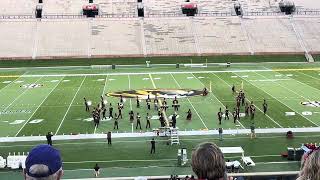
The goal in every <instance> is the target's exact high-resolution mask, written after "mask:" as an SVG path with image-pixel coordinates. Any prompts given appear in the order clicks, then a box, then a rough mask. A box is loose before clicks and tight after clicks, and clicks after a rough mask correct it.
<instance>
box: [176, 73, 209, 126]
mask: <svg viewBox="0 0 320 180" xmlns="http://www.w3.org/2000/svg"><path fill="white" fill-rule="evenodd" d="M170 75H171V77H172V79H173V80H174V81H175V83H176V84H177V85H178V87H179V88H181V86H180V84H179V83H178V81H177V80H176V78H175V77H174V76H173V75H172V74H171V73H170ZM187 100H188V102H189V103H190V105H191V106H192V108H193V110H194V111H195V112H196V114H197V116H198V117H199V119H200V120H201V122H202V124H203V126H204V127H205V128H206V129H209V128H208V127H207V126H206V124H205V123H204V121H203V119H202V118H201V116H200V114H199V113H198V111H197V110H196V108H195V107H194V106H193V104H192V103H191V101H190V99H189V98H188V97H187Z"/></svg>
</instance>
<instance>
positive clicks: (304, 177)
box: [297, 148, 320, 180]
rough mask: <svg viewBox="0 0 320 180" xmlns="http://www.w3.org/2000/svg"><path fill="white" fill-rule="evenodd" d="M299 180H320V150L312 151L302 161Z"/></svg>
mask: <svg viewBox="0 0 320 180" xmlns="http://www.w3.org/2000/svg"><path fill="white" fill-rule="evenodd" d="M301 163H302V166H301V169H300V173H299V177H298V179H297V180H311V179H320V149H319V148H318V149H316V150H313V151H310V152H309V153H308V154H306V155H305V156H304V157H303V159H302V162H301Z"/></svg>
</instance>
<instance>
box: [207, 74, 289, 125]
mask: <svg viewBox="0 0 320 180" xmlns="http://www.w3.org/2000/svg"><path fill="white" fill-rule="evenodd" d="M212 74H213V75H214V76H216V77H217V78H219V79H220V80H221V81H223V82H224V83H225V84H226V85H228V86H229V87H231V85H230V84H228V83H227V82H226V81H225V80H223V79H222V78H220V77H219V76H218V75H216V74H214V73H212ZM239 77H240V78H241V79H243V78H242V77H241V76H239ZM246 100H247V101H250V100H249V98H246ZM256 108H257V109H258V110H259V111H260V112H263V111H262V110H261V109H260V108H259V107H258V106H256ZM266 116H267V117H268V118H269V119H270V120H271V121H272V122H274V123H275V124H276V125H278V126H279V127H281V128H283V126H281V125H280V124H279V123H278V122H276V121H275V120H274V119H273V118H272V117H270V116H269V115H268V114H266Z"/></svg>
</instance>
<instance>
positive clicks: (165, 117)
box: [149, 73, 169, 126]
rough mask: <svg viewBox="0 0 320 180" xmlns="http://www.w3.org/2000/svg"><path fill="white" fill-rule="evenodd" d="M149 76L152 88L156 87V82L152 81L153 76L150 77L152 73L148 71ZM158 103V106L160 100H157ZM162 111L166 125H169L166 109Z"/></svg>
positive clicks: (160, 103)
mask: <svg viewBox="0 0 320 180" xmlns="http://www.w3.org/2000/svg"><path fill="white" fill-rule="evenodd" d="M149 78H150V80H151V83H152V86H153V88H154V89H157V86H156V84H155V83H154V81H153V77H152V75H151V74H150V73H149ZM159 105H160V107H161V106H162V102H161V100H159ZM162 113H163V115H164V119H165V120H166V124H167V126H169V120H168V117H167V114H166V111H165V110H162Z"/></svg>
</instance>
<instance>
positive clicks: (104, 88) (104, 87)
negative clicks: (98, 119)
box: [101, 75, 109, 96]
mask: <svg viewBox="0 0 320 180" xmlns="http://www.w3.org/2000/svg"><path fill="white" fill-rule="evenodd" d="M108 77H109V75H107V77H106V79H105V82H104V86H103V91H102V94H101V95H102V96H104V93H105V90H106V87H107V81H108Z"/></svg>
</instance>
